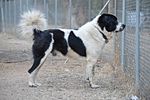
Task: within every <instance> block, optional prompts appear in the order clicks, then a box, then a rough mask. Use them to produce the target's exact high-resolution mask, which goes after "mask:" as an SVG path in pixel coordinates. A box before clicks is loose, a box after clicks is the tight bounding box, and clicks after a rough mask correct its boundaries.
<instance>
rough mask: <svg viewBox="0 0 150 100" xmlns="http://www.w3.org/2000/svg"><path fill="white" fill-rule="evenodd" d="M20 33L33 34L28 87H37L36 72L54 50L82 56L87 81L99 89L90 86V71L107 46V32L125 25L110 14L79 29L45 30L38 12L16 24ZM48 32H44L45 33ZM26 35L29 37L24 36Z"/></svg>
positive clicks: (100, 16) (98, 17)
mask: <svg viewBox="0 0 150 100" xmlns="http://www.w3.org/2000/svg"><path fill="white" fill-rule="evenodd" d="M19 27H20V30H21V31H22V32H21V33H22V34H23V35H26V34H27V33H30V34H31V33H33V40H34V43H33V46H32V51H33V58H34V62H33V65H32V67H31V68H30V69H29V70H28V73H29V86H38V85H39V84H38V83H37V82H36V81H35V78H36V76H37V73H38V71H39V69H40V68H41V66H42V64H43V63H44V61H45V59H46V58H47V56H48V54H49V53H52V54H53V55H56V53H57V51H58V52H60V53H61V54H62V55H64V56H68V57H70V56H71V57H74V58H78V57H85V58H86V61H87V65H86V79H87V80H89V83H90V86H91V87H92V88H96V87H98V86H97V85H95V84H94V83H93V80H92V79H93V69H94V64H95V63H96V62H97V59H98V58H99V55H100V53H101V51H102V48H103V46H104V45H105V44H107V43H108V38H107V36H108V32H120V31H123V30H124V28H125V25H124V24H122V23H120V22H118V20H117V18H116V17H115V16H114V15H111V14H102V15H97V16H96V17H95V18H94V19H93V20H92V21H90V22H87V23H86V24H84V25H83V26H81V27H80V28H79V29H78V30H74V29H47V21H46V19H45V17H44V15H43V14H42V13H41V12H39V11H28V12H26V13H24V14H23V15H22V17H21V21H20V24H19ZM45 29H47V30H45ZM27 35H28V34H27Z"/></svg>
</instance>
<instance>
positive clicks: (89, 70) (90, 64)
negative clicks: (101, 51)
mask: <svg viewBox="0 0 150 100" xmlns="http://www.w3.org/2000/svg"><path fill="white" fill-rule="evenodd" d="M95 63H96V60H90V59H89V60H87V66H86V79H87V80H89V83H90V86H91V88H98V87H99V86H98V85H95V84H94V83H93V76H94V64H95Z"/></svg>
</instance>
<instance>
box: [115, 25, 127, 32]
mask: <svg viewBox="0 0 150 100" xmlns="http://www.w3.org/2000/svg"><path fill="white" fill-rule="evenodd" d="M125 27H126V25H125V24H122V25H121V26H120V28H119V30H116V31H115V32H121V31H123V30H124V28H125Z"/></svg>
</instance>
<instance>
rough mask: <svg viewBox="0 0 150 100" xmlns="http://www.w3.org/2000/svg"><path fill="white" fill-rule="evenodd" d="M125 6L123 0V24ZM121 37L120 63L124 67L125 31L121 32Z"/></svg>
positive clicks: (123, 20)
mask: <svg viewBox="0 0 150 100" xmlns="http://www.w3.org/2000/svg"><path fill="white" fill-rule="evenodd" d="M125 6H126V0H123V4H122V10H123V11H122V22H123V23H124V24H125V14H126V10H125ZM121 38H122V39H121V65H122V66H123V67H124V64H125V31H123V32H122V35H121Z"/></svg>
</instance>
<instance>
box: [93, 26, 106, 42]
mask: <svg viewBox="0 0 150 100" xmlns="http://www.w3.org/2000/svg"><path fill="white" fill-rule="evenodd" d="M94 27H95V28H96V29H97V30H98V31H99V32H100V33H101V34H102V36H103V38H104V39H105V43H108V42H109V41H108V38H107V36H106V35H105V34H104V33H103V32H102V31H100V29H99V28H98V27H96V26H95V25H94Z"/></svg>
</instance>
